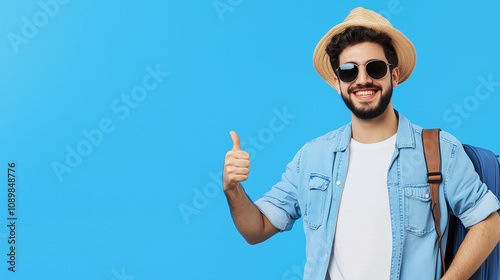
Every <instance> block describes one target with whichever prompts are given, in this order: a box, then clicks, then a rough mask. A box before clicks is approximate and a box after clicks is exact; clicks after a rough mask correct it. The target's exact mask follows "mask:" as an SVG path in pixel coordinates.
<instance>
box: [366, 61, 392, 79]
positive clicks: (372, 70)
mask: <svg viewBox="0 0 500 280" xmlns="http://www.w3.org/2000/svg"><path fill="white" fill-rule="evenodd" d="M366 73H368V75H370V77H372V78H373V79H376V80H378V79H382V78H383V77H385V75H386V74H387V64H386V63H385V62H384V61H382V60H374V61H370V62H368V63H367V64H366Z"/></svg>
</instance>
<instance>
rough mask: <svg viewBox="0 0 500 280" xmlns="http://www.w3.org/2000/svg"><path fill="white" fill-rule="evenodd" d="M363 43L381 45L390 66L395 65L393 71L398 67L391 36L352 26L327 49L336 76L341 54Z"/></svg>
mask: <svg viewBox="0 0 500 280" xmlns="http://www.w3.org/2000/svg"><path fill="white" fill-rule="evenodd" d="M363 42H373V43H377V44H379V45H381V46H382V48H383V49H384V54H385V57H386V58H387V61H388V62H389V64H391V65H394V66H392V67H391V69H392V68H393V67H396V66H397V65H398V56H397V54H396V50H394V46H393V45H392V39H391V37H389V35H387V34H385V33H381V32H377V31H375V30H373V29H370V28H367V27H363V26H351V27H348V28H346V29H345V30H344V32H342V33H340V34H337V35H335V36H333V37H332V41H331V42H330V44H328V46H327V47H326V53H327V54H328V55H329V56H330V63H331V64H332V68H333V72H335V75H337V72H336V69H337V68H338V67H339V55H340V53H341V52H342V51H343V50H344V49H345V48H347V47H349V46H352V45H355V44H359V43H363Z"/></svg>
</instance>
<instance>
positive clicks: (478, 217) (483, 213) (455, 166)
mask: <svg viewBox="0 0 500 280" xmlns="http://www.w3.org/2000/svg"><path fill="white" fill-rule="evenodd" d="M455 147H456V149H455V151H454V152H452V153H453V156H452V158H451V160H450V163H449V164H448V170H447V174H446V177H445V178H446V181H445V196H446V198H447V201H448V203H449V206H450V208H451V210H452V212H453V214H454V215H455V216H457V217H458V218H459V219H460V220H461V221H462V223H463V224H464V226H465V227H466V228H467V229H469V228H470V227H472V226H473V225H475V224H477V223H479V222H481V221H482V220H484V219H486V218H487V217H488V216H489V215H490V214H491V213H493V212H495V211H498V209H499V208H500V203H499V201H498V198H497V197H496V196H495V195H494V194H493V193H492V192H491V191H490V190H489V189H488V187H487V186H486V185H485V184H483V183H482V182H481V180H480V178H479V175H478V174H477V173H476V171H475V170H474V165H473V164H472V162H471V161H470V159H469V157H468V156H467V154H466V153H465V151H464V149H463V146H462V145H461V144H460V143H458V144H457V145H456V146H455Z"/></svg>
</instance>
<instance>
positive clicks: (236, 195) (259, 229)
mask: <svg viewBox="0 0 500 280" xmlns="http://www.w3.org/2000/svg"><path fill="white" fill-rule="evenodd" d="M224 193H225V194H226V198H227V202H228V204H229V208H230V210H231V215H232V217H233V221H234V224H235V225H236V228H237V229H238V231H239V232H240V234H241V235H242V236H243V237H244V238H245V240H246V241H247V242H248V243H249V244H252V245H254V244H257V243H260V242H263V241H265V240H266V239H268V238H269V237H271V236H273V235H274V234H275V233H277V232H278V230H277V229H276V228H274V226H272V224H271V223H270V222H269V220H267V218H266V217H265V216H264V215H263V214H262V213H261V212H260V210H259V209H258V208H257V207H256V206H255V204H254V203H253V202H252V201H251V200H250V198H248V196H247V194H246V193H245V190H244V189H243V187H242V186H241V184H238V186H237V187H236V188H234V189H230V190H225V191H224Z"/></svg>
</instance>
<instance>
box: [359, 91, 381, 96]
mask: <svg viewBox="0 0 500 280" xmlns="http://www.w3.org/2000/svg"><path fill="white" fill-rule="evenodd" d="M377 91H378V90H360V91H356V92H353V94H355V95H356V96H360V97H366V96H372V95H374V94H375V93H377Z"/></svg>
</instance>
